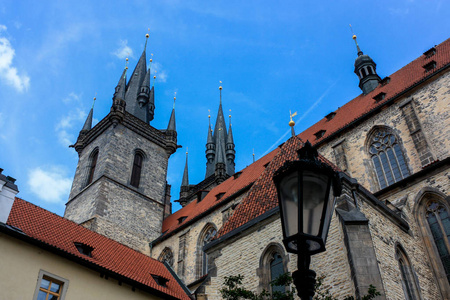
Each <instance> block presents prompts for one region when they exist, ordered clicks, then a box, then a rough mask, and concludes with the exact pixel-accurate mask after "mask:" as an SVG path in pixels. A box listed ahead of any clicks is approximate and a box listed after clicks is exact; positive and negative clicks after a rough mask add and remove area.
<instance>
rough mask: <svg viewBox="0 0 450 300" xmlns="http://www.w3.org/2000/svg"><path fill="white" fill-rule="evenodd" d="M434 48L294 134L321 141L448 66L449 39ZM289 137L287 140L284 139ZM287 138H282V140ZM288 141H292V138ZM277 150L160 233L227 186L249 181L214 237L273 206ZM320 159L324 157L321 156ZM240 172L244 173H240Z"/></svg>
mask: <svg viewBox="0 0 450 300" xmlns="http://www.w3.org/2000/svg"><path fill="white" fill-rule="evenodd" d="M435 50H436V51H435V54H434V55H432V56H426V55H421V56H420V57H419V58H417V59H416V60H414V61H412V62H411V63H409V64H408V65H406V66H405V67H403V68H401V69H400V70H398V71H397V72H395V73H393V74H392V75H390V76H389V79H390V80H389V82H388V83H386V84H383V81H382V83H381V84H379V85H378V87H377V88H375V89H374V90H373V91H372V92H370V93H368V94H367V95H364V94H361V95H359V96H358V97H356V98H354V99H353V100H351V101H350V102H348V103H347V104H345V105H344V106H342V107H341V108H339V109H338V110H336V111H335V112H334V113H333V114H330V115H332V118H323V119H322V120H320V121H319V122H317V123H316V124H314V125H312V126H311V127H309V128H308V129H306V130H305V131H303V132H302V133H300V134H299V135H298V137H299V138H300V139H301V140H303V141H307V140H309V141H310V142H311V143H312V144H313V145H318V144H320V143H322V142H325V141H326V140H327V139H329V138H332V137H333V136H334V135H336V134H339V133H340V132H341V131H342V130H345V129H346V128H347V127H349V126H350V125H352V124H354V123H356V122H357V121H358V120H361V119H364V118H365V116H367V115H369V114H370V113H372V112H376V111H377V109H379V108H380V107H382V106H384V105H386V104H388V103H389V102H392V101H393V100H395V99H396V98H397V97H398V96H401V95H402V94H403V93H404V92H405V91H407V90H409V89H411V88H414V87H415V86H416V85H418V84H420V83H421V82H422V81H424V80H426V79H428V78H430V77H432V76H433V75H435V74H436V73H438V72H439V71H441V70H443V69H444V68H446V67H448V66H449V64H450V39H447V40H446V41H444V42H443V43H441V44H440V45H437V46H435ZM427 52H428V51H427ZM433 61H434V62H435V68H433V69H432V70H429V71H427V70H426V69H425V68H424V66H425V65H427V64H429V63H431V62H433ZM380 93H385V95H384V99H382V100H380V101H377V100H375V99H374V97H375V96H376V95H379V94H380ZM319 131H324V134H323V135H322V136H320V137H317V136H316V135H315V134H316V133H318V132H319ZM290 140H291V139H290ZM290 140H288V142H289V141H290ZM292 140H293V139H292ZM288 142H286V144H287V143H288ZM290 143H292V141H291V142H290ZM298 146H299V145H296V146H294V145H292V146H289V147H298ZM287 149H288V148H287ZM279 151H280V149H279V148H277V149H275V150H273V151H272V152H271V153H269V154H267V155H266V156H264V157H262V158H260V159H259V160H257V161H256V162H254V163H253V164H251V165H250V166H248V167H247V168H245V169H244V170H242V175H241V176H240V177H239V178H236V179H234V178H233V177H231V178H229V179H228V180H226V181H225V182H223V183H222V184H220V185H218V186H217V187H215V188H214V189H213V190H212V191H211V192H209V194H208V195H207V196H206V197H205V199H204V200H203V201H201V202H200V203H197V201H193V202H191V203H190V204H189V205H187V206H185V207H184V208H182V209H180V210H179V211H177V212H175V213H174V214H173V215H171V216H169V217H168V218H167V219H166V220H165V221H164V223H163V232H164V234H165V235H167V234H168V233H170V232H172V231H174V230H176V229H179V228H181V227H184V226H186V225H188V224H189V222H187V221H189V220H191V221H192V220H195V219H196V218H198V217H200V216H201V215H202V214H204V213H205V212H206V211H209V210H212V209H214V208H215V207H216V205H218V203H220V202H221V201H224V200H225V199H226V198H227V197H229V196H230V195H232V194H233V193H234V192H235V191H236V190H238V189H236V188H233V192H230V191H229V189H230V188H231V187H241V188H242V187H244V186H250V185H252V186H251V189H250V190H249V192H248V195H247V196H246V197H245V199H243V200H242V202H241V204H240V205H239V206H238V207H237V209H236V211H235V212H234V213H233V215H232V217H230V218H229V219H228V221H227V222H226V223H225V224H224V225H223V226H222V228H221V229H220V230H219V232H218V235H217V237H221V236H223V235H225V234H226V233H229V232H230V231H232V230H234V229H236V228H238V227H240V226H242V225H244V224H245V223H247V222H249V221H251V220H253V219H254V218H256V217H258V216H260V215H262V214H263V213H264V212H267V211H269V210H270V209H272V208H274V207H276V206H277V205H278V202H277V201H278V200H277V198H276V191H275V185H274V184H273V182H272V177H271V176H272V175H273V172H274V170H276V169H277V168H278V167H280V166H281V162H280V161H282V160H283V159H285V158H286V157H289V155H287V154H284V155H281V156H280V155H277V154H278V153H279ZM286 155H287V156H286ZM282 157H284V158H282ZM322 159H323V160H325V161H326V159H324V158H323V157H322ZM272 160H273V161H272ZM271 161H272V162H271ZM270 162H271V163H270ZM268 163H270V165H269V166H268V168H267V169H265V168H264V167H263V166H265V165H267V164H268ZM244 174H245V176H243V175H244ZM220 192H225V193H226V194H225V195H224V196H223V197H222V198H221V200H220V201H216V200H215V195H217V194H218V193H220ZM222 199H223V200H222ZM205 200H207V201H205ZM181 216H186V217H187V218H186V220H185V221H184V222H182V223H181V224H178V222H176V221H177V219H178V218H180V217H181Z"/></svg>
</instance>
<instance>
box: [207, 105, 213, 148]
mask: <svg viewBox="0 0 450 300" xmlns="http://www.w3.org/2000/svg"><path fill="white" fill-rule="evenodd" d="M208 111H209V109H208ZM208 122H209V125H208V138H207V139H206V144H213V143H214V141H213V136H212V129H211V115H208Z"/></svg>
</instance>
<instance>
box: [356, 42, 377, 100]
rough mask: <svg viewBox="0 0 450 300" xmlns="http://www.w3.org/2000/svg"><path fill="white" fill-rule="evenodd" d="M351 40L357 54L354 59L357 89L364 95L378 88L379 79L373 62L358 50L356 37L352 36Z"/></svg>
mask: <svg viewBox="0 0 450 300" xmlns="http://www.w3.org/2000/svg"><path fill="white" fill-rule="evenodd" d="M353 40H354V41H355V44H356V50H357V52H358V57H357V58H356V59H355V74H356V75H357V76H358V78H359V88H360V89H361V90H362V91H363V93H364V94H368V93H370V92H371V91H373V90H374V89H375V88H376V87H377V86H378V83H380V81H381V78H380V76H378V74H377V71H376V67H377V65H376V64H375V62H374V61H373V60H372V58H370V56H369V55H366V54H364V53H363V52H362V51H361V49H360V48H359V45H358V42H357V41H356V35H353Z"/></svg>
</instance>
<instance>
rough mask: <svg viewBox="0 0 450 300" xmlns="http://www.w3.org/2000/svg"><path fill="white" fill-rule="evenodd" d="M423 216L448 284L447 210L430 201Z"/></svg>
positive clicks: (449, 219) (449, 229)
mask: <svg viewBox="0 0 450 300" xmlns="http://www.w3.org/2000/svg"><path fill="white" fill-rule="evenodd" d="M425 216H426V219H427V223H428V226H429V228H430V231H431V234H432V235H433V239H434V243H435V245H436V248H437V250H438V253H439V257H440V259H441V262H442V265H443V267H444V270H445V275H446V276H447V280H448V282H449V283H450V242H449V240H450V217H449V214H448V211H447V208H446V207H445V206H444V205H442V204H441V203H439V202H437V201H430V202H429V203H428V205H427V207H426V213H425Z"/></svg>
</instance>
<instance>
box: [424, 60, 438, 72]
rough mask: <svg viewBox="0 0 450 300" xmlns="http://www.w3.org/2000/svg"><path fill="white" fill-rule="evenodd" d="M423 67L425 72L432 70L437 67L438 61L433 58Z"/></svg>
mask: <svg viewBox="0 0 450 300" xmlns="http://www.w3.org/2000/svg"><path fill="white" fill-rule="evenodd" d="M423 68H424V69H425V72H430V71H432V70H433V69H435V68H436V62H435V61H434V60H432V61H430V62H429V63H427V64H426V65H424V66H423Z"/></svg>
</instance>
